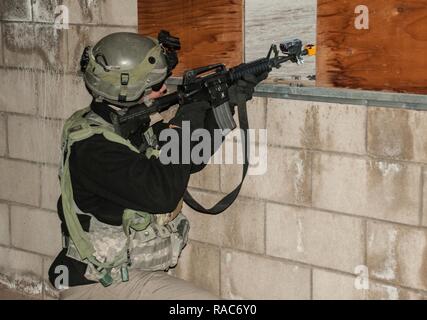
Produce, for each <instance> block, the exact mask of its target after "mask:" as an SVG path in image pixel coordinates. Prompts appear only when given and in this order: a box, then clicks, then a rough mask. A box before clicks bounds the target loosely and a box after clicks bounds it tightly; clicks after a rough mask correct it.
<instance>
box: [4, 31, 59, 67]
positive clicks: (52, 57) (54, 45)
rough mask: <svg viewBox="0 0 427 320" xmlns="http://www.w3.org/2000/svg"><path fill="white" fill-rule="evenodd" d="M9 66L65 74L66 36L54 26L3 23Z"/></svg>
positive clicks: (6, 63)
mask: <svg viewBox="0 0 427 320" xmlns="http://www.w3.org/2000/svg"><path fill="white" fill-rule="evenodd" d="M3 36H4V41H3V45H4V50H3V51H4V63H5V65H7V66H14V67H22V68H36V69H43V70H46V69H50V70H56V71H63V70H65V69H66V64H67V55H66V53H67V49H66V37H65V32H64V31H63V30H60V29H55V28H54V27H53V25H51V24H29V23H4V24H3Z"/></svg>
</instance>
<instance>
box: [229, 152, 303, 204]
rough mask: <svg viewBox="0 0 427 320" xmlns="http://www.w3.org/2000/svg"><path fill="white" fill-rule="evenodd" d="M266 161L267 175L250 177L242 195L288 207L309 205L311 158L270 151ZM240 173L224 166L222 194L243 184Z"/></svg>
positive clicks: (300, 153) (292, 153) (296, 153)
mask: <svg viewBox="0 0 427 320" xmlns="http://www.w3.org/2000/svg"><path fill="white" fill-rule="evenodd" d="M267 158H268V160H267V166H266V172H265V173H264V174H261V175H252V176H249V175H248V176H247V178H246V180H245V183H244V185H243V188H242V192H241V193H242V195H245V196H249V197H254V198H259V199H265V200H271V201H277V202H281V203H288V204H306V205H308V204H310V203H311V154H310V153H309V152H305V151H296V150H288V149H281V148H275V147H269V148H268V153H267ZM261 160H262V159H261ZM241 172H242V169H241V166H240V165H228V164H227V165H224V166H222V167H221V190H222V191H223V192H230V191H231V190H233V189H234V188H235V187H236V186H237V184H238V183H239V182H240V180H241V174H242V173H241Z"/></svg>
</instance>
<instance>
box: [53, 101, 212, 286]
mask: <svg viewBox="0 0 427 320" xmlns="http://www.w3.org/2000/svg"><path fill="white" fill-rule="evenodd" d="M91 109H92V111H94V112H95V113H97V114H98V115H99V116H101V117H102V118H103V119H104V120H106V121H108V122H111V120H110V117H109V114H110V112H112V110H111V108H110V107H108V106H107V105H106V104H102V103H92V105H91ZM167 127H168V125H167V124H165V123H158V124H156V125H154V126H153V130H154V133H155V134H156V135H157V136H158V135H159V133H160V131H161V130H163V129H165V128H167ZM217 128H218V127H217V124H216V121H215V118H214V116H213V113H212V111H208V112H207V114H206V118H205V129H207V130H209V131H210V133H211V137H213V131H214V129H217ZM176 130H177V131H180V129H176ZM141 137H142V128H141V129H140V130H137V131H136V132H135V133H134V134H133V135H132V136H131V137H130V138H129V140H130V141H131V143H132V144H133V145H135V146H136V147H139V145H140V144H141V143H142V138H141ZM212 140H213V139H212ZM218 147H219V146H214V145H212V154H213V152H215V150H216V149H217V148H218ZM69 161H70V162H69V164H70V174H71V180H72V186H73V193H74V200H75V202H76V204H77V206H78V207H79V209H81V210H82V211H83V212H89V213H91V214H92V215H94V216H95V217H96V218H97V219H98V220H99V221H101V222H104V223H107V224H110V225H115V226H118V225H121V223H122V214H123V211H124V210H125V209H126V208H129V209H134V210H139V211H145V212H149V213H167V212H171V211H173V210H174V209H175V208H176V206H177V205H178V203H179V201H180V199H181V198H182V196H183V194H184V192H185V190H186V188H187V184H188V180H189V178H190V175H191V174H192V173H195V172H198V171H200V170H202V169H203V167H204V166H205V165H204V164H201V165H195V164H170V165H164V164H162V163H161V162H160V160H159V159H147V158H146V157H145V156H144V155H143V154H138V153H136V152H134V151H132V150H130V149H129V148H128V147H127V146H124V145H121V144H118V143H115V142H111V141H109V140H107V139H105V138H104V137H103V136H102V135H94V136H92V137H90V138H88V139H86V140H83V141H80V142H76V143H75V144H74V145H73V147H72V149H71V155H70V160H69ZM58 214H59V217H60V219H61V221H62V232H63V233H64V234H66V235H67V234H68V231H67V228H66V225H65V222H64V216H63V210H62V202H61V198H59V200H58ZM79 220H80V222H81V224H82V227H83V229H84V230H85V231H88V230H89V225H90V217H89V216H87V215H79ZM58 265H65V266H67V267H68V270H69V277H70V279H69V285H70V286H76V285H83V284H88V283H92V282H91V281H88V280H87V279H86V278H85V277H84V273H85V271H86V265H85V264H84V263H81V262H78V261H76V260H74V259H72V258H69V257H67V256H66V249H63V250H62V251H61V252H60V253H59V255H58V256H57V257H56V259H55V261H54V262H53V264H52V265H51V267H50V269H49V279H50V281H51V283H52V284H54V279H55V277H56V275H55V267H56V266H58Z"/></svg>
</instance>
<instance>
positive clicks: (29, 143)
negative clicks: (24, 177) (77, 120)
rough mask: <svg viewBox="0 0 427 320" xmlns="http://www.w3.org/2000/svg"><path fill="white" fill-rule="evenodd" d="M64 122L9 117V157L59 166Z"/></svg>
mask: <svg viewBox="0 0 427 320" xmlns="http://www.w3.org/2000/svg"><path fill="white" fill-rule="evenodd" d="M62 126H63V123H62V121H58V120H48V119H35V118H30V117H27V116H9V118H8V130H9V132H8V140H9V141H8V142H9V155H10V157H13V158H19V159H25V160H30V161H37V162H44V163H45V162H46V163H53V164H58V163H59V160H60V156H61V141H60V140H61V133H62Z"/></svg>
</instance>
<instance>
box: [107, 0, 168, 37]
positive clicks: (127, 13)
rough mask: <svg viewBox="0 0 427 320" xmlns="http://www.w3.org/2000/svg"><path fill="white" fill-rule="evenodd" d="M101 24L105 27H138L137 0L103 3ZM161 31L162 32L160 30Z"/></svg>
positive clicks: (108, 0) (111, 0)
mask: <svg viewBox="0 0 427 320" xmlns="http://www.w3.org/2000/svg"><path fill="white" fill-rule="evenodd" d="M101 23H102V24H104V25H120V26H134V27H137V26H138V1H137V0H122V1H120V2H119V1H115V0H107V1H105V0H104V1H102V5H101ZM159 31H160V30H159Z"/></svg>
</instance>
